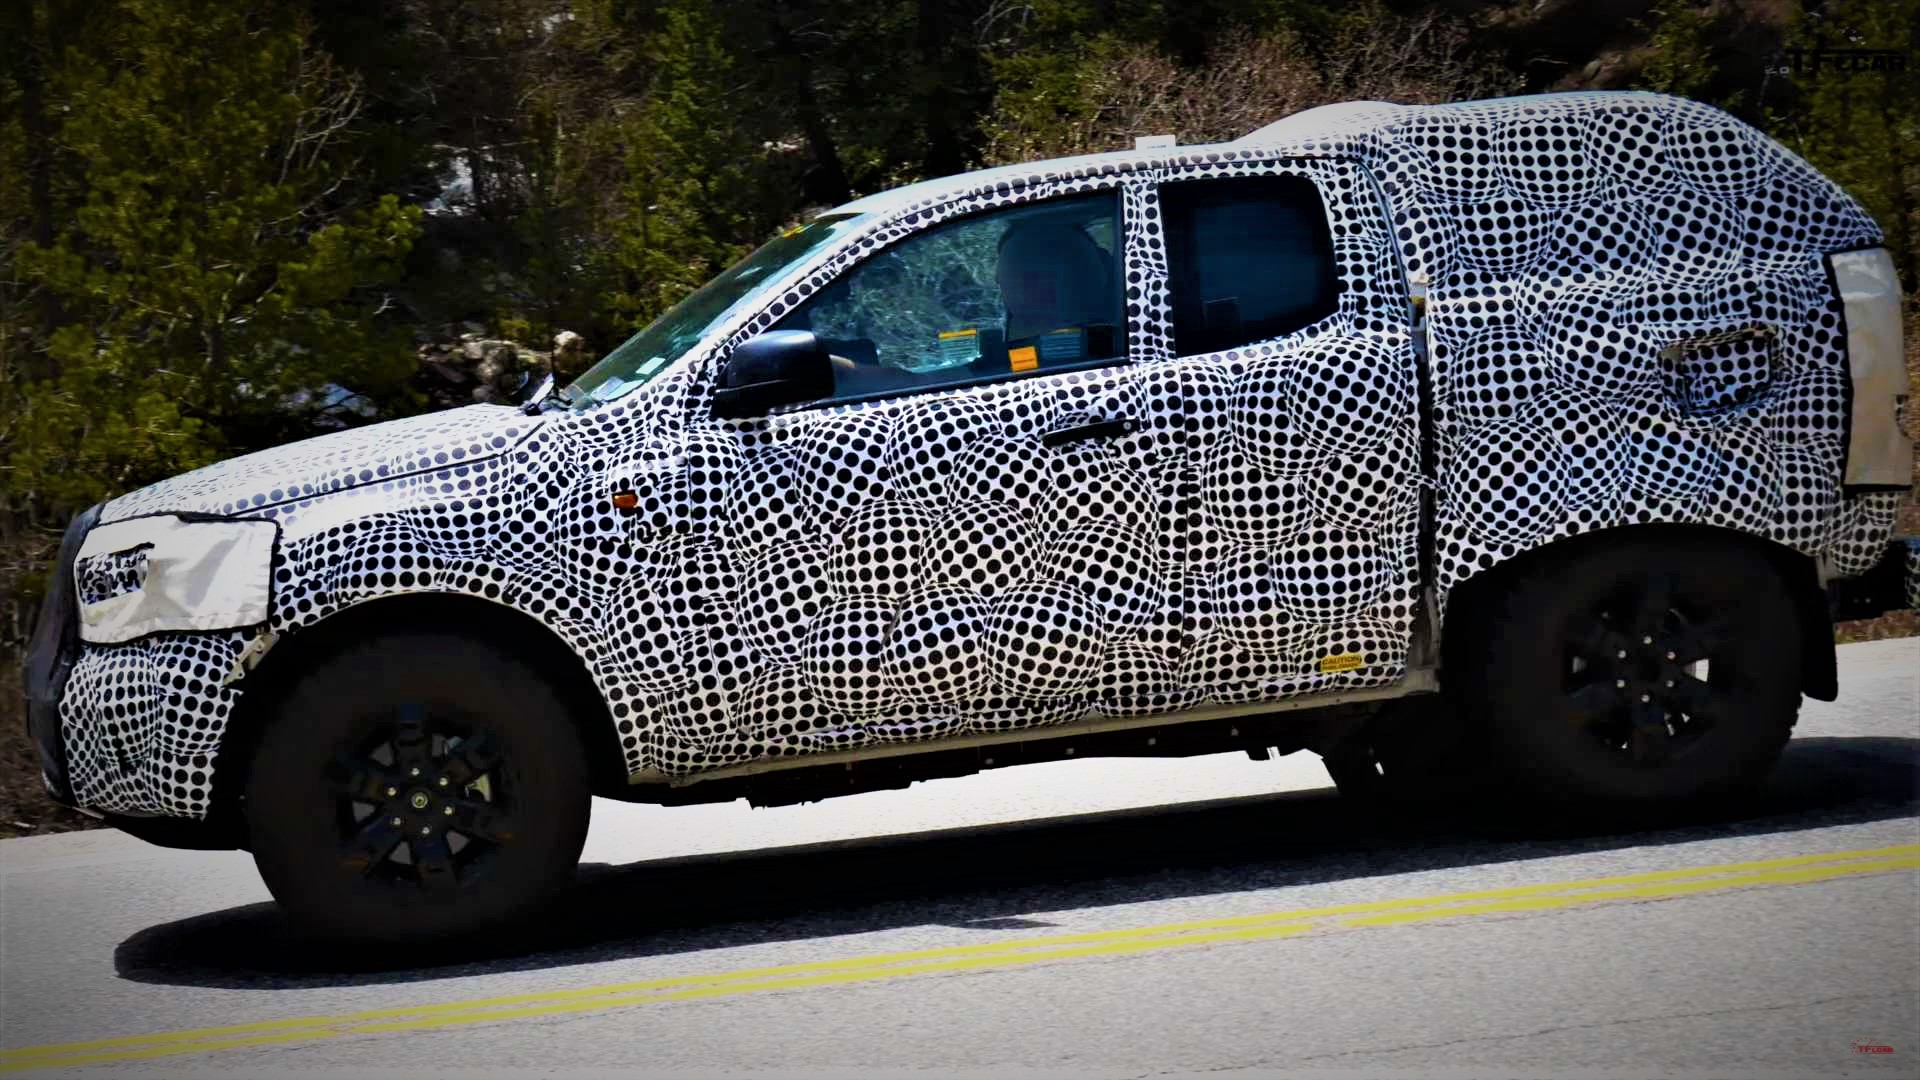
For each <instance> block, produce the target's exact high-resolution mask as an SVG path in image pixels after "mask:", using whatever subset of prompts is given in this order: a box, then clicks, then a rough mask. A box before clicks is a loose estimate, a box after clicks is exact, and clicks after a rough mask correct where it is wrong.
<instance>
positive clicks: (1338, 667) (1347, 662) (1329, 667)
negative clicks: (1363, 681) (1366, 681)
mask: <svg viewBox="0 0 1920 1080" xmlns="http://www.w3.org/2000/svg"><path fill="white" fill-rule="evenodd" d="M1359 666H1360V654H1359V653H1351V652H1337V653H1334V654H1333V655H1331V656H1323V657H1321V658H1320V670H1321V671H1322V672H1323V673H1327V674H1331V673H1333V672H1336V671H1352V670H1353V669H1354V668H1357V667H1359Z"/></svg>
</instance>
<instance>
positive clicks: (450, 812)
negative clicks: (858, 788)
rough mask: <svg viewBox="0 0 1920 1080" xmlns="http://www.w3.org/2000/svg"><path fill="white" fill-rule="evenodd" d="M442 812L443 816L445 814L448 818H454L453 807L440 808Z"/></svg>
mask: <svg viewBox="0 0 1920 1080" xmlns="http://www.w3.org/2000/svg"><path fill="white" fill-rule="evenodd" d="M440 812H441V813H442V814H445V815H446V816H447V817H452V816H453V807H451V806H443V807H441V808H440Z"/></svg>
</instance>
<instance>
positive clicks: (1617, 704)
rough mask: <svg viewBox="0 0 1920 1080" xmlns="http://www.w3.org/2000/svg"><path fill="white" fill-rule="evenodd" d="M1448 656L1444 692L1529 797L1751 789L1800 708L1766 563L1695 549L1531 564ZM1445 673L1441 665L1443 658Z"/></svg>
mask: <svg viewBox="0 0 1920 1080" xmlns="http://www.w3.org/2000/svg"><path fill="white" fill-rule="evenodd" d="M1488 599H1489V600H1490V603H1488V604H1487V606H1486V607H1485V608H1484V609H1483V610H1481V611H1478V612H1475V613H1474V614H1475V615H1476V616H1477V617H1476V618H1474V619H1472V620H1471V622H1470V624H1469V625H1471V626H1473V627H1474V632H1472V633H1471V634H1470V635H1469V636H1468V637H1467V638H1466V640H1460V639H1458V638H1455V639H1453V640H1452V641H1451V642H1450V650H1449V667H1450V668H1451V669H1453V670H1450V671H1449V672H1448V676H1449V678H1450V679H1455V680H1459V682H1458V689H1459V690H1460V691H1461V699H1462V701H1463V702H1464V703H1465V704H1466V705H1467V707H1468V708H1469V709H1471V710H1472V712H1473V714H1474V715H1475V718H1476V719H1477V720H1478V721H1479V723H1480V724H1481V725H1482V727H1483V731H1484V734H1485V735H1486V736H1487V738H1488V741H1489V742H1490V744H1491V746H1490V749H1491V750H1492V751H1493V753H1494V754H1495V755H1496V756H1497V758H1498V761H1499V763H1500V765H1501V766H1502V768H1503V771H1504V772H1505V773H1507V774H1508V775H1510V776H1511V777H1513V778H1514V779H1515V780H1517V781H1519V782H1520V783H1522V784H1524V785H1525V786H1526V787H1528V788H1531V789H1532V790H1533V791H1535V792H1536V793H1540V794H1545V795H1548V796H1550V797H1556V798H1568V799H1600V800H1609V801H1627V802H1658V801H1667V800H1678V799H1687V798H1693V797H1696V796H1706V795H1713V794H1719V793H1724V792H1727V791H1730V790H1735V789H1740V788H1745V787H1750V786H1753V785H1755V784H1756V783H1757V782H1758V781H1760V780H1761V779H1762V778H1763V777H1764V776H1765V775H1766V773H1767V771H1768V770H1769V769H1770V768H1771V766H1772V765H1773V763H1774V761H1775V760H1776V759H1777V758H1778V757H1779V754H1780V751H1781V748H1782V747H1783V746H1784V745H1785V743H1786V741H1787V738H1788V736H1789V734H1790V732H1791V730H1792V727H1793V723H1794V719H1795V717H1796V715H1797V713H1798V711H1799V706H1800V685H1801V678H1800V655H1801V644H1800V633H1801V631H1800V623H1799V619H1798V616H1797V613H1796V611H1795V608H1794V604H1793V601H1792V598H1791V597H1790V596H1789V595H1788V594H1787V591H1786V587H1785V584H1784V583H1783V582H1782V581H1781V579H1780V576H1779V574H1778V573H1777V572H1776V570H1775V569H1774V567H1773V565H1772V563H1771V562H1770V561H1769V560H1768V559H1767V558H1766V557H1765V556H1763V555H1761V554H1760V553H1758V552H1756V551H1754V550H1752V549H1751V548H1748V547H1745V546H1742V545H1735V544H1727V543H1723V542H1715V541H1713V540H1711V539H1707V538H1699V537H1672V538H1649V537H1636V538H1632V539H1621V540H1618V541H1615V542H1613V543H1599V542H1594V543H1588V544H1585V545H1581V546H1579V547H1577V548H1573V549H1570V551H1569V553H1568V554H1566V555H1564V556H1562V557H1561V558H1560V559H1558V560H1548V559H1542V560H1540V561H1539V562H1537V563H1535V564H1534V565H1533V566H1531V567H1530V568H1528V569H1527V570H1525V571H1522V572H1520V573H1519V574H1517V575H1516V576H1515V577H1513V578H1512V579H1511V580H1509V581H1508V582H1506V583H1505V586H1504V588H1501V589H1500V590H1499V592H1498V593H1497V595H1494V596H1491V597H1489V598H1488ZM1456 659H1457V660H1458V661H1459V662H1458V663H1455V662H1454V661H1455V660H1456Z"/></svg>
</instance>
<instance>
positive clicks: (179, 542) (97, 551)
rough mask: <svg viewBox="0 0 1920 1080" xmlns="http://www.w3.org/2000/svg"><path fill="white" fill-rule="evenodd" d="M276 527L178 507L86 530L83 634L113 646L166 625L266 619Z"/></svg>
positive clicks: (80, 582)
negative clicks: (179, 511)
mask: <svg viewBox="0 0 1920 1080" xmlns="http://www.w3.org/2000/svg"><path fill="white" fill-rule="evenodd" d="M279 532H280V526H279V525H278V524H276V523H275V522H272V521H265V520H239V521H229V520H203V519H199V518H184V517H181V516H179V515H175V514H156V515H152V516H149V517H137V518H128V519H126V520H124V521H116V522H114V523H113V524H111V525H101V526H99V527H97V528H95V529H94V530H93V531H92V532H89V533H88V534H87V538H86V540H85V541H84V542H82V543H81V545H80V552H79V555H78V556H77V557H76V558H75V559H74V567H73V576H74V591H75V595H76V596H77V597H78V599H79V602H80V639H81V640H82V641H86V642H90V643H92V644H96V645H111V644H117V643H120V642H125V641H132V640H134V639H135V638H140V637H145V636H146V635H148V634H153V633H158V632H160V631H164V630H203V631H204V630H232V629H237V628H239V627H244V626H254V625H258V624H261V623H264V622H266V621H267V617H268V615H269V614H270V612H271V610H272V600H273V549H274V544H275V543H276V542H277V540H278V538H279Z"/></svg>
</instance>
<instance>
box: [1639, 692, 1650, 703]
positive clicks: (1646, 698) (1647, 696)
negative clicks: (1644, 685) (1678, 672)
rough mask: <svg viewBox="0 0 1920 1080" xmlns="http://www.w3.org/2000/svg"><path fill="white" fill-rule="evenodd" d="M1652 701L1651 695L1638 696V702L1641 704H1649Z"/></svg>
mask: <svg viewBox="0 0 1920 1080" xmlns="http://www.w3.org/2000/svg"><path fill="white" fill-rule="evenodd" d="M1652 700H1653V695H1652V694H1641V695H1640V702H1641V704H1645V703H1647V702H1649V701H1652Z"/></svg>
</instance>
